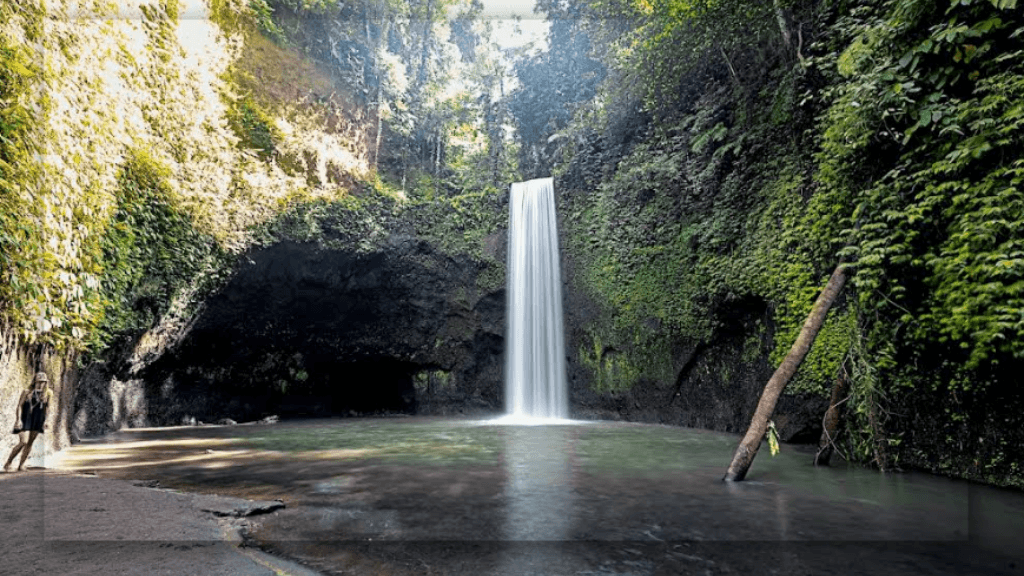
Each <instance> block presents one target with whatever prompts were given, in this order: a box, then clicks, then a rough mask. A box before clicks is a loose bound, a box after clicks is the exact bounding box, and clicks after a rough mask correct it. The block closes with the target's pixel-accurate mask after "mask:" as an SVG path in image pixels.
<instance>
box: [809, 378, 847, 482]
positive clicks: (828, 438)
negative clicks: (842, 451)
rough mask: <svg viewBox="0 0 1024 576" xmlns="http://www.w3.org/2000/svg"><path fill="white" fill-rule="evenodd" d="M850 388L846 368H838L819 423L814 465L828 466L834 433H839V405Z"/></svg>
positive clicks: (833, 446) (832, 448)
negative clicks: (819, 429)
mask: <svg viewBox="0 0 1024 576" xmlns="http://www.w3.org/2000/svg"><path fill="white" fill-rule="evenodd" d="M849 388H850V380H849V378H848V377H847V375H846V370H845V369H843V368H840V369H839V375H838V376H836V381H835V382H834V383H833V384H832V397H831V398H830V399H829V402H828V410H826V411H825V417H824V418H823V419H822V423H821V439H820V440H818V453H817V454H815V455H814V465H815V466H828V463H829V460H831V459H832V452H833V451H834V449H835V442H836V434H838V433H839V417H840V406H841V405H842V403H843V402H845V401H846V398H845V396H846V391H847V390H848V389H849Z"/></svg>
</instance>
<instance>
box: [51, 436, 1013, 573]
mask: <svg viewBox="0 0 1024 576" xmlns="http://www.w3.org/2000/svg"><path fill="white" fill-rule="evenodd" d="M738 440H739V438H738V436H736V435H731V434H721V433H715V432H708V431H701V430H693V429H685V428H677V427H668V426H654V425H641V424H627V423H611V422H589V423H574V424H571V425H538V426H507V425H500V424H498V423H495V422H492V421H474V420H451V419H434V418H404V419H334V420H306V421H296V422H284V423H280V424H277V425H271V426H255V425H251V426H232V427H197V428H173V429H148V430H129V431H123V432H119V433H117V434H114V435H112V436H110V437H108V438H106V439H103V440H102V441H90V442H86V443H83V444H81V445H79V446H76V447H74V448H73V449H72V450H70V451H69V452H68V453H67V454H66V455H65V457H64V462H63V465H64V466H65V467H69V468H73V469H77V470H94V471H97V472H98V473H100V474H101V475H116V476H120V477H130V478H146V479H149V478H153V479H159V480H160V481H161V482H162V483H163V484H164V485H168V486H176V487H181V488H185V489H190V490H198V491H211V492H220V493H228V494H234V495H242V496H249V497H254V498H265V497H279V498H282V499H284V500H285V501H286V502H287V504H288V507H287V509H286V510H285V511H283V512H280V513H276V514H275V515H274V516H272V517H268V518H267V519H266V520H265V522H264V525H263V527H262V528H261V529H260V530H258V531H257V532H255V533H254V535H253V536H254V539H255V540H256V541H257V542H259V543H261V544H262V545H264V546H266V547H268V548H271V549H273V550H277V551H279V552H282V553H285V554H288V555H291V556H294V557H297V558H300V559H304V560H305V561H307V562H309V563H310V564H312V565H314V566H317V567H319V568H321V569H325V570H331V571H343V570H349V571H354V572H356V573H423V572H422V570H423V566H429V567H430V571H432V572H433V573H442V574H443V573H457V574H473V573H494V574H506V573H507V574H518V573H531V571H532V572H533V573H538V574H562V573H565V574H577V573H579V574H582V573H588V571H589V573H595V574H627V573H629V574H633V573H636V574H658V573H690V572H693V573H699V574H703V573H706V572H707V573H723V574H725V573H739V572H750V571H758V572H760V571H764V570H762V569H765V570H766V569H767V568H768V567H773V566H774V565H779V566H789V569H790V570H796V571H797V572H800V571H801V570H802V571H804V572H805V573H835V574H847V573H865V574H881V573H899V574H973V573H978V574H1021V573H1022V572H1021V566H1022V563H1021V562H1020V561H1019V560H1015V559H1014V557H1015V556H1018V557H1019V556H1020V555H1021V554H1022V552H1021V551H1024V495H1022V494H1020V493H1017V492H1012V491H1006V490H998V489H992V488H989V487H982V486H973V485H970V484H968V483H965V482H959V481H954V480H949V479H945V478H940V477H935V476H931V475H927V474H917V473H906V474H895V475H892V474H890V475H881V474H879V473H877V472H875V471H872V470H866V469H862V468H857V467H847V466H838V467H833V468H814V467H813V466H811V465H810V461H811V457H812V454H811V452H809V451H808V450H806V449H800V448H794V447H791V446H783V449H782V452H781V453H780V454H779V455H778V456H776V457H771V456H770V455H769V453H768V451H767V448H765V449H764V450H763V451H762V452H761V454H760V455H759V457H758V459H757V460H756V461H755V463H754V465H753V467H752V468H751V471H750V473H749V475H748V477H747V481H745V482H741V483H735V484H726V483H723V482H721V477H722V475H723V474H724V470H725V467H726V465H727V464H728V462H729V459H730V457H731V455H732V450H733V449H734V448H735V446H736V443H737V442H738ZM382 542H383V544H381V543H382ZM371 543H373V544H371ZM439 543H445V545H444V546H441V545H440V544H439ZM516 543H518V544H516ZM739 550H742V553H737V551H739ZM631 562H632V563H631ZM762 563H763V564H762ZM417 567H418V568H417ZM826 567H828V568H829V570H825V572H822V570H823V569H824V568H826ZM769 572H770V571H769Z"/></svg>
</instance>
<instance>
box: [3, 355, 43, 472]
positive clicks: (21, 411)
mask: <svg viewBox="0 0 1024 576" xmlns="http://www.w3.org/2000/svg"><path fill="white" fill-rule="evenodd" d="M49 383H50V379H49V378H48V377H47V376H46V373H45V372H37V373H36V376H35V378H34V379H33V381H32V386H31V387H30V388H29V389H28V390H25V391H24V392H22V393H21V397H20V398H18V404H17V410H18V415H17V421H16V422H15V423H14V433H15V434H17V435H18V445H17V446H15V447H14V448H13V449H12V450H11V455H10V457H9V458H7V463H6V464H4V471H5V472H9V471H10V469H11V462H13V461H14V457H15V456H17V455H18V452H21V462H19V463H18V470H19V471H21V470H24V469H25V460H28V455H29V452H31V451H32V443H33V442H35V441H36V436H38V435H39V434H40V433H42V431H43V427H44V426H45V425H46V407H47V406H49V405H50V397H51V396H52V395H53V392H51V391H50V388H49V386H48V385H49Z"/></svg>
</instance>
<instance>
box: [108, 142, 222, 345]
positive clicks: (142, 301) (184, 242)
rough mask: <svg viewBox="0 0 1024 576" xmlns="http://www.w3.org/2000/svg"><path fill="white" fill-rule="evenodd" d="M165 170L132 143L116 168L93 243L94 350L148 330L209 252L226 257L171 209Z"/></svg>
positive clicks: (193, 278) (184, 216) (186, 218)
mask: <svg viewBox="0 0 1024 576" xmlns="http://www.w3.org/2000/svg"><path fill="white" fill-rule="evenodd" d="M169 176H170V171H169V170H168V169H167V167H165V166H163V165H161V164H160V163H159V162H158V161H156V160H154V159H153V158H152V156H150V155H149V154H148V153H147V152H145V151H144V150H138V149H137V150H133V151H131V153H130V154H129V156H128V159H127V160H126V162H125V165H124V166H123V167H122V169H121V171H120V174H119V176H118V204H117V210H116V211H115V212H114V214H113V216H112V217H111V220H110V223H109V224H108V227H107V231H106V234H105V235H104V237H103V240H102V242H101V245H100V249H101V251H102V260H103V268H104V275H103V279H102V283H101V289H100V291H101V294H102V303H103V310H104V314H103V320H102V322H101V324H100V326H99V327H98V328H99V329H98V330H97V331H96V332H95V333H94V338H93V341H92V343H91V344H92V348H93V350H95V351H98V350H102V349H103V348H105V347H106V346H108V345H110V344H111V343H112V342H113V341H114V340H115V339H117V338H118V337H121V338H125V339H131V338H136V337H138V336H139V335H140V334H142V333H143V332H145V331H146V330H148V329H150V328H152V327H153V326H154V325H155V324H156V322H157V321H158V320H159V319H160V318H161V317H162V316H163V315H164V314H165V313H166V312H167V311H168V310H169V308H170V306H171V304H172V302H173V301H174V297H175V296H176V294H177V292H179V291H180V290H182V289H184V288H186V287H188V286H190V285H191V284H192V283H194V282H195V281H196V278H197V277H200V276H201V273H202V272H203V269H204V265H205V264H207V263H208V262H209V260H210V259H211V258H213V259H218V258H222V259H223V258H226V254H223V253H222V252H221V251H220V248H219V246H218V245H217V243H216V241H215V240H214V239H213V238H211V237H209V236H206V235H203V234H201V233H199V232H198V231H196V230H195V228H194V226H193V224H192V220H191V218H189V216H188V215H187V214H184V213H182V212H181V211H180V209H178V208H175V207H174V205H173V202H172V198H173V196H172V194H171V190H170V186H169V185H168V178H169Z"/></svg>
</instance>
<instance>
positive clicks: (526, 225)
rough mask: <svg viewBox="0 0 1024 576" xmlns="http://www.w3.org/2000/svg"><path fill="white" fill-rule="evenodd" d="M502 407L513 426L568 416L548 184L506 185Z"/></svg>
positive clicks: (552, 203)
mask: <svg viewBox="0 0 1024 576" xmlns="http://www.w3.org/2000/svg"><path fill="white" fill-rule="evenodd" d="M507 310H508V340H507V341H508V348H507V349H506V360H505V403H506V408H507V413H508V415H509V416H510V417H511V418H512V419H513V420H515V421H519V420H525V419H562V418H567V417H568V415H569V400H568V390H567V388H568V387H567V385H566V378H565V344H564V341H563V338H564V336H563V328H562V275H561V268H560V266H559V256H558V226H557V222H556V218H555V194H554V183H553V180H552V179H551V178H539V179H536V180H528V181H526V182H516V183H514V184H512V190H511V196H510V198H509V248H508V308H507Z"/></svg>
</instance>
